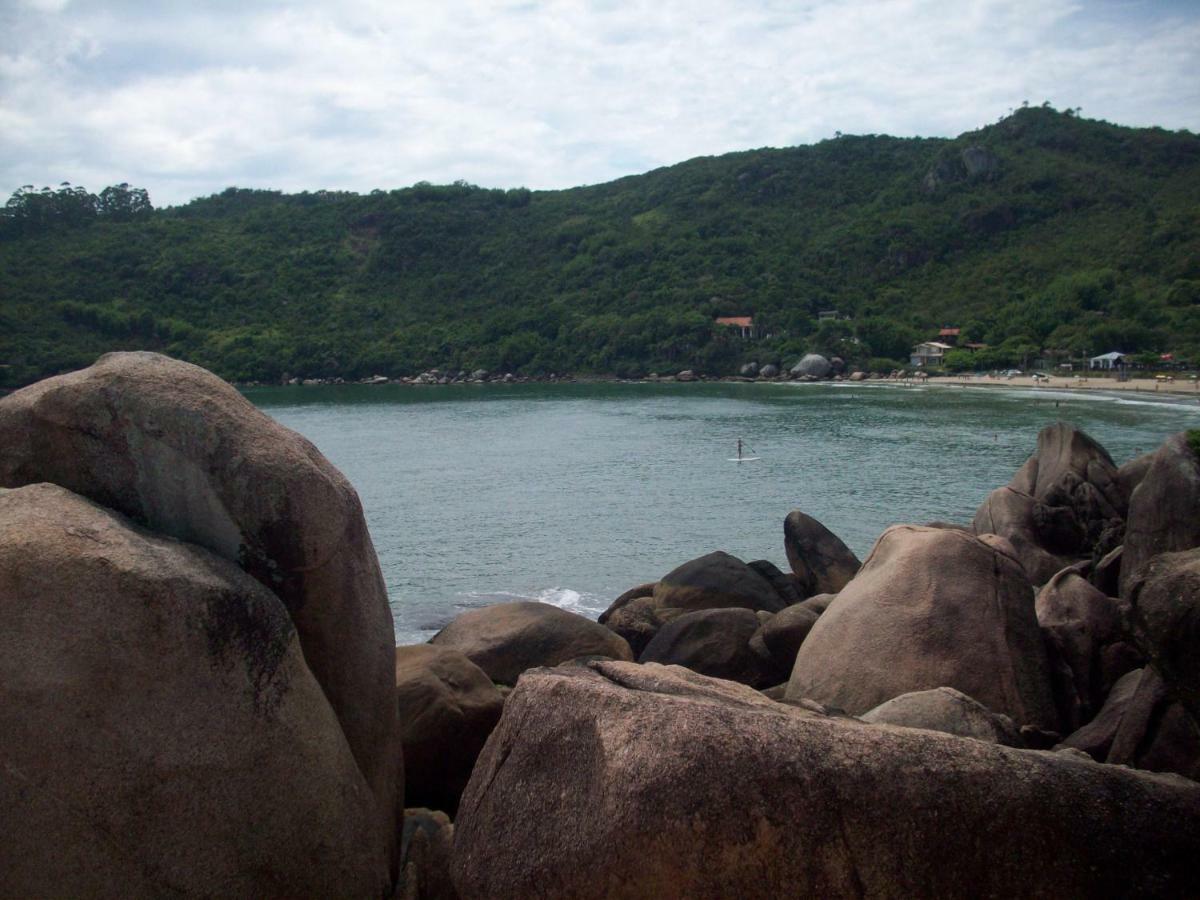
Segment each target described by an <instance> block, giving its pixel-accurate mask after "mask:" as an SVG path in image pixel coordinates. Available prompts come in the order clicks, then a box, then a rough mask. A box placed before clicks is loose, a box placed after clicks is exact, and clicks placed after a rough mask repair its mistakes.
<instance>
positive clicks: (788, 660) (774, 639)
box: [762, 603, 819, 673]
mask: <svg viewBox="0 0 1200 900" xmlns="http://www.w3.org/2000/svg"><path fill="white" fill-rule="evenodd" d="M818 615H819V613H817V612H815V611H814V610H812V609H811V608H809V607H808V606H806V605H804V604H802V603H798V604H795V605H794V606H789V607H787V608H786V609H783V610H780V611H779V612H778V613H776V614H775V615H774V616H773V617H772V618H771V621H770V622H767V623H766V624H765V625H763V626H762V639H763V643H764V644H765V645H766V647H767V650H768V651H769V652H770V654H771V658H772V659H774V660H775V661H776V662H777V663H778V664H779V665H780V666H782V667H783V670H784V672H786V673H791V671H792V666H793V665H794V664H795V662H796V653H797V652H799V650H800V645H801V644H803V643H804V639H805V638H806V637H808V633H809V632H810V631H811V630H812V627H813V625H815V624H816V622H817V616H818Z"/></svg>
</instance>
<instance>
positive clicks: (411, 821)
mask: <svg viewBox="0 0 1200 900" xmlns="http://www.w3.org/2000/svg"><path fill="white" fill-rule="evenodd" d="M453 852H454V825H453V824H452V823H451V821H450V819H449V817H448V816H447V815H446V814H445V813H443V812H438V811H435V810H429V809H423V808H420V807H417V808H413V809H406V810H405V811H404V832H403V835H402V837H401V839H400V880H399V882H398V883H397V885H396V892H395V894H393V900H458V892H457V891H456V890H454V882H453V881H451V879H450V858H451V856H452V855H453Z"/></svg>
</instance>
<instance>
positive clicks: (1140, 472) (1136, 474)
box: [1117, 450, 1157, 509]
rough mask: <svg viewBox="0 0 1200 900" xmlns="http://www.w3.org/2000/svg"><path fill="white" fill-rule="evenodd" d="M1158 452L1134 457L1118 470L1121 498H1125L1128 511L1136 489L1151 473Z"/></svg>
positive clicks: (1154, 451)
mask: <svg viewBox="0 0 1200 900" xmlns="http://www.w3.org/2000/svg"><path fill="white" fill-rule="evenodd" d="M1156 452H1157V450H1151V451H1150V452H1149V453H1143V454H1142V455H1141V456H1137V457H1134V458H1133V459H1131V460H1129V462H1127V463H1125V464H1124V465H1122V466H1121V467H1120V468H1119V469H1117V484H1118V486H1119V487H1120V488H1121V496H1122V497H1124V498H1125V506H1126V509H1128V507H1129V501H1130V499H1131V498H1132V497H1133V491H1134V488H1136V487H1137V486H1138V485H1139V484H1141V483H1142V479H1143V478H1145V477H1146V473H1147V472H1149V471H1150V466H1151V464H1152V463H1153V462H1154V455H1155V453H1156Z"/></svg>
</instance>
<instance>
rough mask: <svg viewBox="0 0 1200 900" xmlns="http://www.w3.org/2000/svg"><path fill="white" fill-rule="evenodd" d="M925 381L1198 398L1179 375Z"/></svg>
mask: <svg viewBox="0 0 1200 900" xmlns="http://www.w3.org/2000/svg"><path fill="white" fill-rule="evenodd" d="M924 383H925V384H930V385H943V386H946V387H960V386H961V387H1000V388H1005V387H1006V388H1021V389H1025V390H1039V391H1071V392H1073V393H1096V392H1100V393H1131V394H1144V395H1146V396H1148V397H1153V396H1158V397H1162V398H1164V399H1166V398H1171V399H1179V398H1191V397H1194V398H1197V399H1200V381H1192V380H1191V379H1179V380H1175V381H1165V380H1164V381H1159V380H1158V379H1155V378H1131V379H1129V380H1128V381H1117V380H1116V379H1115V378H1085V377H1064V376H1061V375H1055V376H1051V377H1050V378H1048V379H1044V380H1038V379H1034V378H1033V377H1032V376H1030V375H1016V376H1013V377H1012V378H1007V377H994V376H991V375H984V376H979V377H972V376H969V375H966V376H963V375H937V376H933V377H930V378H927V379H924Z"/></svg>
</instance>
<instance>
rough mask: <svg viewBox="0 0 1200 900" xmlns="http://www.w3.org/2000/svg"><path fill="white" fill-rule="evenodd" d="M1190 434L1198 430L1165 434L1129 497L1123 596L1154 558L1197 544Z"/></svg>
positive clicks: (1198, 468)
mask: <svg viewBox="0 0 1200 900" xmlns="http://www.w3.org/2000/svg"><path fill="white" fill-rule="evenodd" d="M1189 434H1200V432H1180V433H1179V434H1176V435H1173V436H1172V437H1169V438H1167V440H1166V441H1165V442H1164V443H1163V445H1162V446H1161V447H1159V448H1158V451H1157V452H1156V453H1155V454H1154V461H1153V462H1152V463H1151V464H1150V468H1149V469H1148V470H1147V471H1146V475H1145V477H1144V478H1142V480H1141V483H1140V484H1138V486H1137V487H1136V488H1135V489H1134V491H1133V496H1132V497H1131V498H1130V501H1129V521H1128V523H1127V525H1126V534H1125V552H1124V555H1123V557H1122V559H1121V596H1123V597H1127V596H1129V594H1128V591H1129V586H1130V582H1132V581H1133V579H1134V578H1135V577H1136V576H1137V574H1138V569H1139V568H1140V567H1141V566H1143V565H1144V564H1145V563H1146V562H1147V561H1148V560H1150V559H1151V558H1152V557H1154V556H1157V555H1158V554H1160V553H1176V552H1178V551H1180V550H1190V549H1192V548H1193V547H1198V546H1200V515H1197V514H1196V511H1197V510H1198V509H1200V459H1198V458H1197V456H1196V453H1195V452H1194V451H1193V450H1192V448H1191V446H1190V444H1189V443H1188V435H1189Z"/></svg>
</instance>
